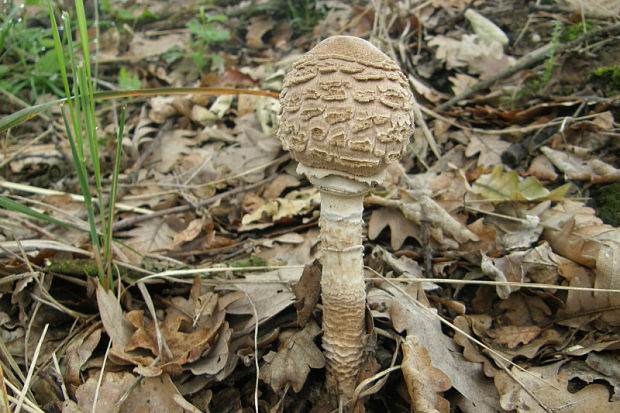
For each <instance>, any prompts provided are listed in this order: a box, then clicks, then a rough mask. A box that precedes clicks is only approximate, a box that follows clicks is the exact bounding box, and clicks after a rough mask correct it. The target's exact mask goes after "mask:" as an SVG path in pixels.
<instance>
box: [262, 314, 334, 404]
mask: <svg viewBox="0 0 620 413" xmlns="http://www.w3.org/2000/svg"><path fill="white" fill-rule="evenodd" d="M320 332H321V329H320V328H319V326H318V325H317V324H316V323H315V322H314V321H311V322H309V323H308V324H307V325H306V327H305V328H304V329H303V330H301V331H298V332H296V333H292V335H291V333H290V332H284V333H281V334H280V338H279V339H280V345H279V347H278V352H277V353H276V352H274V351H270V352H269V353H267V354H265V356H264V357H263V359H264V360H265V364H264V365H263V366H262V368H261V369H260V378H261V380H263V381H264V382H265V383H268V384H269V385H271V388H272V389H273V390H274V391H275V392H276V393H277V392H279V391H280V389H282V387H283V386H285V385H287V384H290V385H291V386H292V387H293V390H294V391H295V392H299V391H300V390H301V389H302V387H303V386H304V383H305V381H306V377H307V376H308V373H309V372H310V368H314V369H319V368H323V367H324V366H325V358H324V357H323V353H322V352H321V350H320V349H319V348H318V347H317V346H316V344H314V338H315V337H316V336H317V335H318V334H319V333H320Z"/></svg>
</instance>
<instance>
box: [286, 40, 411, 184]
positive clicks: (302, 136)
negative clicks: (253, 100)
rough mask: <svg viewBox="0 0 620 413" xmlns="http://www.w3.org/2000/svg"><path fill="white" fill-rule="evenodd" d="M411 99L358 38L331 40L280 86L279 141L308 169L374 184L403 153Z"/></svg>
mask: <svg viewBox="0 0 620 413" xmlns="http://www.w3.org/2000/svg"><path fill="white" fill-rule="evenodd" d="M412 99H413V96H412V94H411V90H410V89H409V85H408V83H407V79H406V78H405V76H404V75H403V73H402V72H401V71H400V69H399V67H398V65H397V64H396V63H395V62H394V61H393V60H392V59H390V58H389V57H388V56H387V55H385V54H384V53H383V52H381V51H380V50H379V49H377V48H376V47H375V46H373V45H372V44H370V43H369V42H367V41H366V40H363V39H359V38H357V37H352V36H334V37H330V38H328V39H326V40H323V41H322V42H321V43H319V44H318V45H316V47H314V48H313V49H312V50H310V51H309V52H308V53H306V54H305V55H303V56H302V57H301V59H300V60H299V61H298V62H297V63H295V65H294V66H293V69H291V71H290V72H289V73H288V74H287V75H286V77H285V78H284V88H283V89H282V92H281V93H280V102H281V103H282V109H281V112H280V127H279V129H278V132H277V135H278V137H279V138H280V139H281V140H282V146H283V147H284V149H285V150H289V151H290V152H291V154H292V156H293V157H294V158H295V159H296V160H297V161H299V162H300V163H302V164H304V165H306V166H310V167H313V168H321V169H327V170H331V171H334V173H336V174H338V173H341V174H343V175H345V176H346V175H352V176H361V177H370V176H375V175H378V174H379V173H381V172H382V171H383V170H384V169H385V167H386V166H387V164H389V163H390V162H393V161H395V160H398V159H400V158H401V156H402V155H403V153H404V152H405V147H406V145H407V143H408V142H409V137H410V136H411V134H412V133H413V127H414V125H413V114H412V113H411V106H412Z"/></svg>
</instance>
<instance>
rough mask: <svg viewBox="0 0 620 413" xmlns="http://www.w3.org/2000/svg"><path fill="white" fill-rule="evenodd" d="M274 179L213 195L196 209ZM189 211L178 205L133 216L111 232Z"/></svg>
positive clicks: (115, 225) (268, 178) (117, 224)
mask: <svg viewBox="0 0 620 413" xmlns="http://www.w3.org/2000/svg"><path fill="white" fill-rule="evenodd" d="M275 177H276V175H275V174H274V175H271V176H269V177H267V178H265V179H262V180H260V181H258V182H255V183H253V184H249V185H245V186H240V187H237V188H235V189H231V190H230V191H226V192H222V193H220V194H217V195H213V196H211V197H209V198H206V199H203V200H202V201H200V202H198V203H197V204H196V206H197V207H201V206H205V205H209V204H212V203H214V202H217V201H219V200H221V199H224V198H226V197H229V196H232V195H236V194H238V193H241V192H245V191H249V190H251V189H254V188H258V187H259V186H261V185H263V184H265V183H267V182H269V181H271V180H272V179H274V178H275ZM190 209H192V206H191V205H180V206H177V207H172V208H167V209H162V210H161V211H156V212H153V213H152V214H150V215H139V216H135V217H131V218H127V219H124V220H122V221H118V222H116V223H115V224H114V225H113V230H114V231H118V230H121V229H125V228H128V227H131V226H134V225H136V224H138V223H140V222H144V221H148V220H150V219H153V218H158V217H162V216H164V215H170V214H178V213H179V212H185V211H189V210H190Z"/></svg>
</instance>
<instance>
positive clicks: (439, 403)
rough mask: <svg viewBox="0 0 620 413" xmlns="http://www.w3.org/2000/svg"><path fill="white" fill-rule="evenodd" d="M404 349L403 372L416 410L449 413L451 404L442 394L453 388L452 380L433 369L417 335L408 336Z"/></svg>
mask: <svg viewBox="0 0 620 413" xmlns="http://www.w3.org/2000/svg"><path fill="white" fill-rule="evenodd" d="M402 349H403V362H402V365H401V370H402V372H403V376H404V378H405V383H406V384H407V390H408V391H409V397H411V403H412V405H413V408H414V410H415V411H416V412H420V413H435V412H436V413H448V412H449V411H450V403H448V401H447V400H446V399H444V398H443V397H441V395H440V393H442V392H445V391H447V390H448V389H450V387H452V382H451V381H450V378H449V377H448V376H446V375H445V374H444V373H443V372H442V371H441V370H439V369H438V368H435V367H433V365H432V364H431V357H430V356H429V354H428V351H427V350H426V349H425V348H424V347H423V346H421V345H420V344H419V343H418V338H417V337H416V336H415V335H412V334H408V335H407V338H406V339H405V341H404V342H403V344H402Z"/></svg>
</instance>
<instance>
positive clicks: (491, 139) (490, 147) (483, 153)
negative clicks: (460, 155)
mask: <svg viewBox="0 0 620 413" xmlns="http://www.w3.org/2000/svg"><path fill="white" fill-rule="evenodd" d="M509 147H510V142H506V141H504V140H501V139H500V137H499V135H489V136H484V137H480V136H478V135H473V136H472V137H471V140H470V141H469V145H467V150H466V151H465V156H467V157H468V158H469V157H471V156H473V155H475V154H477V153H480V155H479V156H478V161H477V165H478V166H494V165H500V164H501V163H502V153H503V152H504V151H505V150H506V149H508V148H509Z"/></svg>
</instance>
